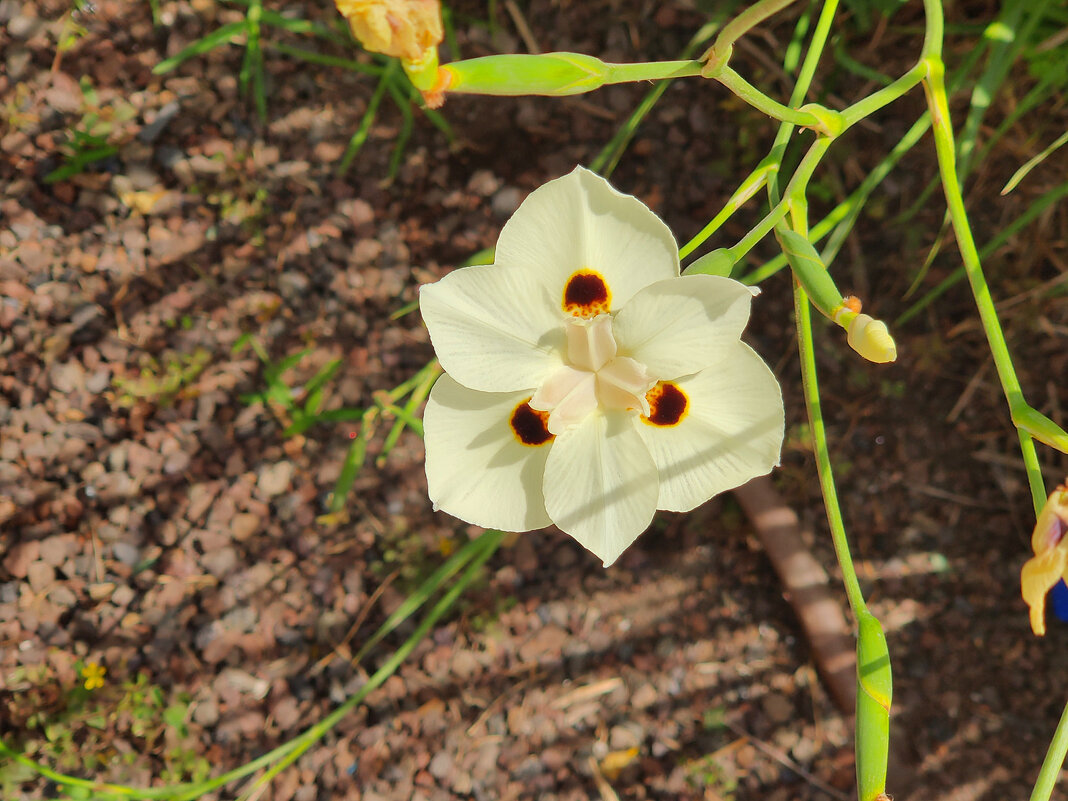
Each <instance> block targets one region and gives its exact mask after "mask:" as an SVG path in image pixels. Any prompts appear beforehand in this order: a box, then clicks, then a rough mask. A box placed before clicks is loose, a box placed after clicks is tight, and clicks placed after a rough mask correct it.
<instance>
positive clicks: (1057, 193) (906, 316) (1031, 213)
mask: <svg viewBox="0 0 1068 801" xmlns="http://www.w3.org/2000/svg"><path fill="white" fill-rule="evenodd" d="M1066 196H1068V181H1065V182H1064V183H1062V184H1060V185H1058V186H1055V187H1053V189H1051V190H1049V191H1048V192H1046V194H1044V195H1042V196H1041V197H1039V198H1038V200H1036V201H1034V202H1033V203H1032V204H1031V205H1030V206H1028V207H1027V210H1026V211H1025V212H1024V213H1023V214H1021V215H1020V216H1019V217H1017V218H1016V219H1014V220H1013V221H1012V222H1010V223H1008V224H1006V225H1005V226H1003V227H1002V228H1001V229H1000V230H999V231H998V232H997V235H996V236H994V237H993V238H992V239H991V240H990V241H989V242H987V243H986V244H985V245H983V247H982V248H981V249H980V250H979V258H980V259H985V258H986V257H987V256H989V255H991V254H992V253H994V252H995V251H996V250H997V249H998V248H1000V247H1001V246H1002V245H1004V244H1005V243H1006V242H1008V241H1009V240H1010V239H1011V238H1012V237H1014V236H1015V235H1016V234H1017V233H1019V232H1020V231H1021V230H1022V229H1023V228H1026V227H1027V226H1028V225H1030V224H1031V223H1032V222H1033V221H1034V220H1035V218H1037V217H1039V216H1040V215H1041V214H1042V213H1043V212H1044V211H1045V210H1046V209H1048V208H1049V207H1050V206H1052V205H1053V204H1054V203H1057V202H1058V201H1060V199H1061V198H1063V197H1066ZM966 274H967V271H966V270H965V269H964V267H963V266H961V267H958V268H956V269H955V270H954V271H953V272H951V273H950V274H949V275H947V276H946V277H945V278H944V279H942V281H940V282H939V283H938V284H937V285H936V286H935V287H933V288H932V289H930V290H928V292H927V293H926V294H925V295H924V296H923V297H922V298H920V299H919V300H917V301H916V302H915V303H913V304H912V305H911V306H909V308H907V309H906V310H905V311H904V312H903V313H902V314H901V315H900V316H899V317H898V318H897V319H896V320H894V324H895V325H901V324H902V323H906V322H908V321H909V320H911V319H912V318H913V317H915V316H916V315H917V314H919V313H920V312H921V311H923V309H925V308H926V307H927V306H929V305H930V304H931V303H932V302H933V301H935V300H936V299H937V298H939V297H941V296H942V295H943V294H945V292H946V291H947V290H948V289H949V288H950V287H952V286H953V285H954V284H956V283H957V282H958V281H960V279H962V278H964V277H965V276H966Z"/></svg>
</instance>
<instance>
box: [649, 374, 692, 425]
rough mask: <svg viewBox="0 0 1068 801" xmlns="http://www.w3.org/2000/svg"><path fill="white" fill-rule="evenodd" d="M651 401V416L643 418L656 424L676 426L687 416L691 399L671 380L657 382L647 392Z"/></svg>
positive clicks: (651, 423)
mask: <svg viewBox="0 0 1068 801" xmlns="http://www.w3.org/2000/svg"><path fill="white" fill-rule="evenodd" d="M645 399H646V400H647V401H648V402H649V416H648V417H646V416H645V415H642V420H644V421H645V422H646V423H649V424H650V425H654V426H676V425H678V424H679V421H681V420H682V418H684V417H685V416H686V411H687V410H688V409H689V408H690V399H689V398H687V397H686V393H684V392H683V391H682V390H681V389H679V388H678V387H677V386H676V385H675V384H672V383H671V382H670V381H666V382H662V383H660V384H657V385H656V386H655V387H653V388H652V389H651V390H649V391H648V392H647V393H646V394H645Z"/></svg>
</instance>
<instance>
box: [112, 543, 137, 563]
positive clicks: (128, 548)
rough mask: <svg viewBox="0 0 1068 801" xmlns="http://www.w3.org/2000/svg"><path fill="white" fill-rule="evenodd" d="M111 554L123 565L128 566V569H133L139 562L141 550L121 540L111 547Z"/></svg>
mask: <svg viewBox="0 0 1068 801" xmlns="http://www.w3.org/2000/svg"><path fill="white" fill-rule="evenodd" d="M111 554H112V556H114V557H115V558H116V559H118V560H119V561H120V562H122V563H123V564H124V565H129V566H130V567H133V566H134V565H136V564H137V563H138V562H139V561H140V560H141V549H140V548H138V547H137V546H136V545H132V544H131V543H129V542H124V541H122V540H120V541H119V542H116V543H115V544H114V545H112V546H111Z"/></svg>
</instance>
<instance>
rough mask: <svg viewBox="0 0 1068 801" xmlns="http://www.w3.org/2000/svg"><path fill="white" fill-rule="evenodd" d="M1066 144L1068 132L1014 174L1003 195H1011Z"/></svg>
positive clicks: (1002, 191) (1003, 190) (1002, 192)
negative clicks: (1024, 180) (1029, 175)
mask: <svg viewBox="0 0 1068 801" xmlns="http://www.w3.org/2000/svg"><path fill="white" fill-rule="evenodd" d="M1066 143H1068V131H1065V132H1064V133H1063V134H1061V135H1060V136H1058V137H1057V139H1056V140H1054V141H1053V143H1052V144H1050V145H1049V147H1047V148H1046V149H1045V150H1043V151H1042V152H1041V153H1039V154H1038V155H1037V156H1035V157H1034V158H1031V159H1028V160H1027V162H1026V163H1025V164H1024V165H1023V166H1022V167H1020V169H1018V170H1017V171H1016V172H1014V173H1013V174H1012V178H1010V179H1009V182H1008V183H1007V184H1005V188H1004V189H1002V190H1001V194H1003V195H1007V194H1009V192H1011V191H1012V190H1013V189H1015V188H1016V187H1017V185H1019V183H1020V181H1022V180H1023V179H1024V178H1026V177H1027V174H1028V173H1029V172H1031V170H1033V169H1034V168H1035V167H1037V166H1038V165H1039V164H1041V163H1042V162H1043V161H1045V160H1046V159H1048V158H1049V157H1050V156H1051V155H1052V154H1053V153H1055V152H1056V151H1057V150H1058V149H1059V148H1060V147H1062V146H1063V145H1065V144H1066Z"/></svg>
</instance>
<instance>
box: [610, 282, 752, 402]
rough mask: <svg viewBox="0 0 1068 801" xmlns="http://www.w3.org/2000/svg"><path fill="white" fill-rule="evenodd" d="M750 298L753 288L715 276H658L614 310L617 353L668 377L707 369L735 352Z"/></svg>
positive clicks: (655, 373)
mask: <svg viewBox="0 0 1068 801" xmlns="http://www.w3.org/2000/svg"><path fill="white" fill-rule="evenodd" d="M752 300H753V292H752V290H751V289H749V287H747V286H745V285H744V284H742V283H739V282H738V281H734V280H732V279H730V278H723V277H721V276H717V275H687V276H683V277H682V278H678V279H675V280H672V281H660V282H658V283H656V284H653V285H652V286H648V287H646V288H645V289H643V290H642V291H641V292H639V293H638V294H636V295H635V296H634V297H633V298H631V299H630V301H629V302H628V303H627V305H626V306H624V307H623V308H622V309H621V310H620V312H619V314H617V315H616V320H615V328H614V330H615V335H616V344H617V346H618V348H619V353H620V354H622V355H625V356H631V357H633V358H634V359H637V360H638V361H639V362H641V363H642V364H644V365H645V366H646V367H647V368H648V369H649V372H650V373H651V374H652V375H655V376H656V377H657V378H659V379H660V380H664V381H668V380H673V379H675V378H678V377H679V376H683V375H690V374H692V373H696V372H697V371H699V370H704V369H705V368H707V367H711V366H712V365H714V364H716V363H717V362H719V361H720V360H721V359H723V358H725V357H726V356H727V355H729V354H730V353H732V352H733V351H734V347H735V346H736V345H737V344H738V340H739V338H740V337H741V335H742V330H743V329H744V328H745V324H746V322H747V321H748V320H749V305H750V302H751V301H752Z"/></svg>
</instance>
